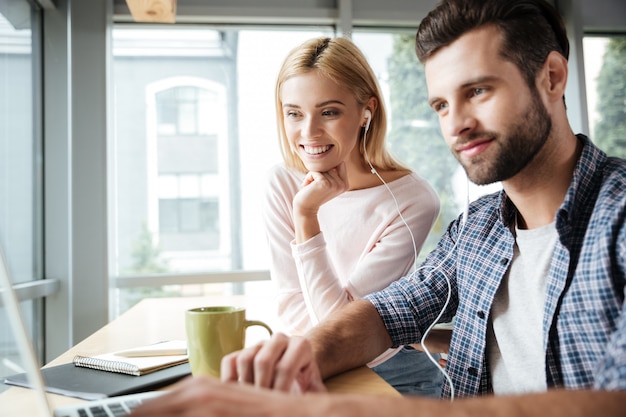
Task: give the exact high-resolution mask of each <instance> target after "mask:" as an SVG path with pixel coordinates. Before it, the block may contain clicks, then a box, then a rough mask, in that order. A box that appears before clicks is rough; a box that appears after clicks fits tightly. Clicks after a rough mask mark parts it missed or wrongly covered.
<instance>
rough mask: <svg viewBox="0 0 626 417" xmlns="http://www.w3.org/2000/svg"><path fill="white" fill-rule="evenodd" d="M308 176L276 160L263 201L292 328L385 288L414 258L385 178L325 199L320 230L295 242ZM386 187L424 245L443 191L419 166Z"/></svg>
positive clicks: (282, 308)
mask: <svg viewBox="0 0 626 417" xmlns="http://www.w3.org/2000/svg"><path fill="white" fill-rule="evenodd" d="M303 178H304V174H303V173H300V172H297V171H295V170H291V169H287V168H285V166H284V165H282V164H281V165H278V166H275V167H274V168H273V169H272V170H271V171H270V175H269V181H268V187H267V192H266V201H265V203H266V204H265V207H264V220H265V226H266V231H267V236H268V242H269V249H270V256H271V270H270V272H271V276H272V280H273V281H274V283H275V284H276V286H277V289H278V315H279V317H280V318H281V320H282V322H283V325H284V326H285V329H286V330H287V331H288V332H290V333H291V334H294V335H295V334H303V333H305V332H306V331H307V330H309V329H310V328H311V327H312V326H314V325H315V324H317V323H318V322H319V321H320V320H323V319H324V318H325V317H328V316H329V315H331V314H332V313H334V312H337V311H338V310H339V309H341V308H342V307H343V306H345V305H346V304H348V303H349V302H350V301H352V300H354V299H358V298H362V297H363V296H365V295H367V294H369V293H371V292H374V291H377V290H380V289H383V288H385V287H386V286H387V285H389V284H390V283H391V282H393V281H395V280H397V279H398V278H400V277H402V276H404V275H406V274H407V273H408V272H409V271H411V270H412V267H413V265H414V261H415V259H414V258H415V257H414V252H413V242H412V240H411V235H410V233H409V231H408V229H407V227H406V226H405V225H404V223H403V221H402V219H401V218H400V216H399V214H398V209H397V208H396V203H395V202H394V199H393V198H392V196H391V194H390V193H389V191H388V190H387V188H386V187H385V186H384V185H383V184H381V185H380V186H376V187H371V188H367V189H362V190H354V191H346V192H344V193H342V194H341V195H339V196H337V197H335V198H334V199H332V200H331V201H329V202H327V203H326V204H324V205H323V206H322V207H321V208H320V210H319V213H318V220H319V223H320V228H321V231H322V232H321V233H320V234H318V235H316V236H314V237H313V238H311V239H309V240H308V241H306V242H303V243H301V244H295V232H294V225H293V214H292V213H293V210H292V207H293V206H292V201H293V197H294V196H295V194H296V193H297V192H298V190H300V187H301V184H302V180H303ZM388 186H389V188H390V189H391V190H392V192H393V194H394V196H395V198H396V200H397V202H398V206H399V208H400V211H401V213H402V216H403V217H404V219H405V220H406V222H407V224H408V225H409V227H410V228H411V232H412V233H413V236H414V238H415V244H416V247H417V250H418V251H419V250H420V249H421V247H422V244H423V243H424V240H425V239H426V237H427V235H428V233H429V232H430V229H431V227H432V225H433V224H434V222H435V220H436V219H437V216H438V214H439V198H438V197H437V194H436V193H435V191H434V190H433V189H432V187H431V186H430V185H429V184H428V182H426V181H425V180H424V179H422V178H421V177H419V176H418V175H417V174H415V173H412V174H408V175H405V176H404V177H402V178H399V179H397V180H395V181H392V182H390V183H388ZM393 353H394V352H390V353H388V354H383V356H381V357H379V358H377V360H376V361H374V362H372V363H370V364H369V365H370V366H375V365H378V364H379V363H382V361H384V360H385V359H387V358H388V357H390V356H392V355H393Z"/></svg>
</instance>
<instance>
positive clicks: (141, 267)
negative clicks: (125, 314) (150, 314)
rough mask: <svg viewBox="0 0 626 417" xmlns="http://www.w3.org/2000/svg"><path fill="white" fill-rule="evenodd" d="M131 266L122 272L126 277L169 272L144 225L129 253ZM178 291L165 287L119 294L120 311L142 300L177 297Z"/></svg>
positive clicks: (141, 288) (140, 289)
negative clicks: (131, 260)
mask: <svg viewBox="0 0 626 417" xmlns="http://www.w3.org/2000/svg"><path fill="white" fill-rule="evenodd" d="M131 256H132V259H133V263H132V266H131V267H130V268H128V269H127V270H125V271H124V272H125V273H126V274H128V275H135V274H139V275H143V274H159V273H164V272H168V271H169V265H168V264H167V261H165V260H164V259H163V258H162V257H161V248H160V247H159V245H158V244H155V243H154V239H153V236H152V233H151V232H150V230H148V226H147V225H146V224H145V223H144V224H143V225H142V228H141V231H140V233H139V236H138V237H137V240H136V241H135V242H134V244H133V249H132V252H131ZM179 295H180V294H179V293H178V291H173V290H171V289H168V288H167V287H135V288H133V289H132V290H131V291H121V292H120V301H119V303H120V311H126V310H127V309H129V308H130V307H132V306H134V305H135V304H137V303H138V302H139V301H141V300H142V299H144V298H157V297H177V296H179Z"/></svg>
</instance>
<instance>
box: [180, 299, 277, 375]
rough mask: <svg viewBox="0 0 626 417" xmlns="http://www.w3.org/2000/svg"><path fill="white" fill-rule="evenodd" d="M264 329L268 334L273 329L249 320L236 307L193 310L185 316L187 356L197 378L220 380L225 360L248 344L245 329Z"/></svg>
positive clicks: (240, 309) (244, 310)
mask: <svg viewBox="0 0 626 417" xmlns="http://www.w3.org/2000/svg"><path fill="white" fill-rule="evenodd" d="M250 326H263V327H265V328H266V329H267V331H268V332H269V334H270V335H271V334H272V329H271V328H270V327H269V326H268V325H267V324H265V323H263V322H262V321H258V320H246V309H245V308H243V307H233V306H213V307H198V308H192V309H190V310H187V311H186V312H185V328H186V331H187V353H188V355H189V366H190V367H191V373H192V375H194V376H198V375H211V376H214V377H219V376H220V365H221V362H222V358H223V357H224V356H225V355H227V354H229V353H231V352H234V351H236V350H240V349H243V347H244V346H245V343H246V329H247V328H248V327H250Z"/></svg>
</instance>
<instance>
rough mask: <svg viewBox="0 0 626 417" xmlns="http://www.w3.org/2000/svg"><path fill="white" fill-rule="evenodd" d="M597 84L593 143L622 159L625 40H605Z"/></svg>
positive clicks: (625, 101) (625, 122) (625, 119)
mask: <svg viewBox="0 0 626 417" xmlns="http://www.w3.org/2000/svg"><path fill="white" fill-rule="evenodd" d="M597 82H598V84H597V93H598V104H597V106H596V110H597V112H598V114H599V115H600V120H599V121H598V123H597V124H596V126H595V129H594V137H593V140H594V142H595V143H597V144H598V146H599V147H600V148H602V149H603V150H604V151H605V152H606V153H608V154H609V155H613V156H619V157H621V158H626V37H613V38H611V39H610V40H609V42H608V44H607V48H606V52H605V53H604V59H603V62H602V67H601V69H600V73H599V74H598V80H597Z"/></svg>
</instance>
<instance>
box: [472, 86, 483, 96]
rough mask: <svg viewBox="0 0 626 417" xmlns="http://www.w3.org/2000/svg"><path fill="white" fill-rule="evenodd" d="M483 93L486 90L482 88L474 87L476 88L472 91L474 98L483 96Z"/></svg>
mask: <svg viewBox="0 0 626 417" xmlns="http://www.w3.org/2000/svg"><path fill="white" fill-rule="evenodd" d="M485 91H486V89H485V88H483V87H476V88H474V89H472V93H473V94H474V95H475V96H479V95H481V94H483V93H484V92H485Z"/></svg>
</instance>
